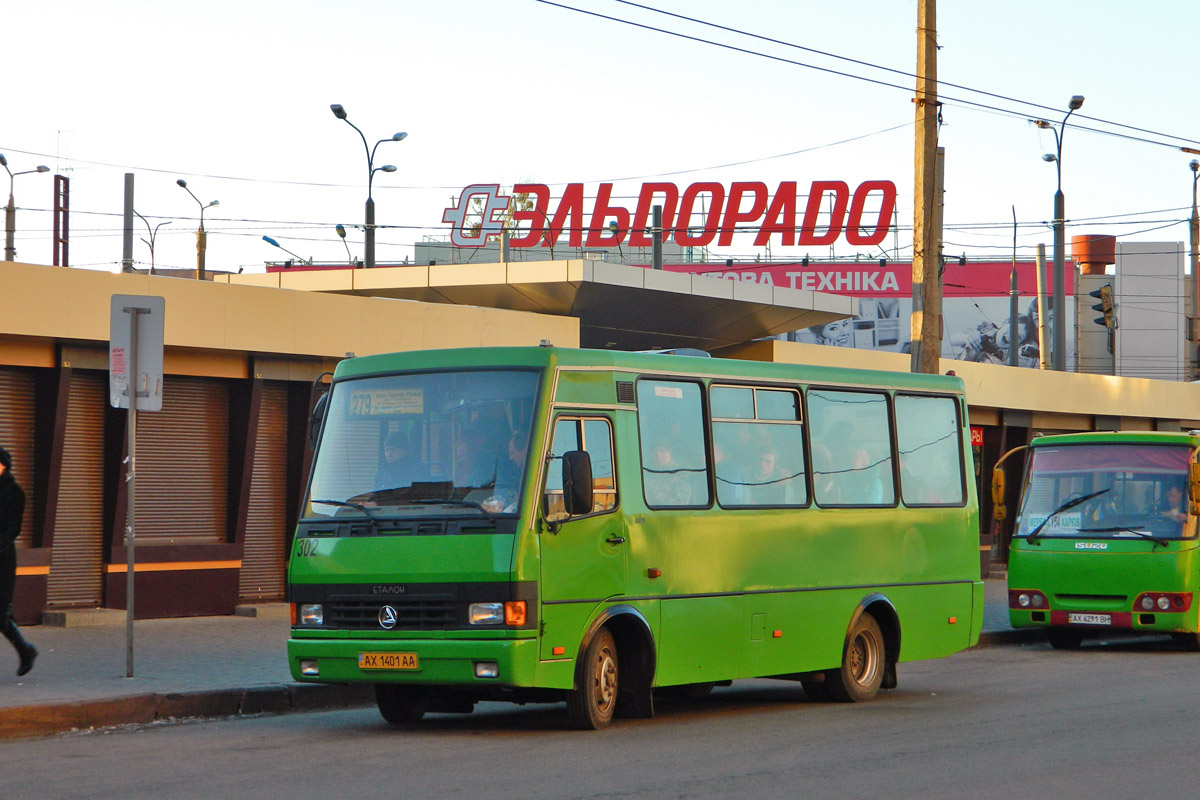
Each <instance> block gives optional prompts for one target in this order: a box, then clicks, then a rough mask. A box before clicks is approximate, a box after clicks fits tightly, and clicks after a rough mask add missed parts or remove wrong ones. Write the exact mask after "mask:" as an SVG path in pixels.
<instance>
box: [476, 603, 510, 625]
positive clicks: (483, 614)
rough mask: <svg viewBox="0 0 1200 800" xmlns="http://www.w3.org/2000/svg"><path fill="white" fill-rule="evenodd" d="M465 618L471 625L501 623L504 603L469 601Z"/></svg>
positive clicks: (502, 621)
mask: <svg viewBox="0 0 1200 800" xmlns="http://www.w3.org/2000/svg"><path fill="white" fill-rule="evenodd" d="M467 619H468V621H470V623H471V624H472V625H502V624H504V603H471V606H470V608H468V610H467Z"/></svg>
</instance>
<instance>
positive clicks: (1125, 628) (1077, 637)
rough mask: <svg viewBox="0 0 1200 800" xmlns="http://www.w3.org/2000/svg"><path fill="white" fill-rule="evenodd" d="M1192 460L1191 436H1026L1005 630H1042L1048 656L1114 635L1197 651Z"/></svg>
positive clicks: (1196, 446)
mask: <svg viewBox="0 0 1200 800" xmlns="http://www.w3.org/2000/svg"><path fill="white" fill-rule="evenodd" d="M1014 452H1015V451H1014ZM1198 452H1200V435H1198V433H1197V432H1196V431H1193V432H1191V433H1134V432H1114V433H1077V434H1063V435H1057V436H1042V437H1038V438H1035V439H1034V440H1033V442H1032V443H1031V444H1030V446H1029V461H1028V466H1027V468H1026V477H1025V482H1024V487H1023V492H1022V496H1021V500H1020V511H1019V515H1018V518H1017V519H1016V521H1015V524H1014V532H1013V540H1012V547H1011V548H1010V551H1009V561H1008V606H1009V619H1010V621H1011V623H1012V626H1013V627H1014V628H1030V627H1033V628H1043V629H1044V630H1045V631H1046V635H1047V637H1048V638H1049V640H1050V644H1051V645H1052V646H1053V647H1055V648H1058V649H1074V648H1077V647H1079V646H1080V644H1081V642H1082V641H1083V639H1084V638H1086V637H1090V636H1096V635H1099V634H1111V633H1112V632H1114V631H1118V632H1135V633H1157V634H1166V633H1170V634H1171V635H1172V636H1174V637H1175V638H1176V639H1177V640H1178V641H1180V642H1181V643H1182V644H1184V645H1185V646H1187V647H1189V648H1197V647H1198V646H1200V639H1197V632H1198V631H1200V627H1198V625H1197V612H1198V611H1200V608H1198V603H1197V594H1196V593H1197V591H1198V590H1200V550H1197V538H1196V514H1197V511H1198V510H1200V506H1198V505H1197V500H1200V465H1198V464H1197V461H1196V460H1197V453H1198ZM1001 483H1002V481H1001ZM996 486H997V481H996V479H995V478H993V487H994V491H997V492H998V496H999V499H1000V500H1001V501H1002V499H1003V487H1002V485H1001V486H999V488H998V490H997V489H996Z"/></svg>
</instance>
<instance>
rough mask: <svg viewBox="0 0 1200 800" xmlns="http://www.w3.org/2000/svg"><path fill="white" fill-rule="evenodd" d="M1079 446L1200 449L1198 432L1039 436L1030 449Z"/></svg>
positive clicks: (1111, 432) (1115, 432)
mask: <svg viewBox="0 0 1200 800" xmlns="http://www.w3.org/2000/svg"><path fill="white" fill-rule="evenodd" d="M1078 444H1164V445H1188V446H1190V447H1200V432H1197V431H1178V432H1171V431H1095V432H1090V433H1060V434H1052V435H1049V436H1038V437H1036V438H1035V439H1034V440H1033V441H1032V442H1031V443H1030V447H1048V446H1051V445H1054V446H1062V445H1078Z"/></svg>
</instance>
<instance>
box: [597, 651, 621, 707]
mask: <svg viewBox="0 0 1200 800" xmlns="http://www.w3.org/2000/svg"><path fill="white" fill-rule="evenodd" d="M592 680H593V681H594V690H593V694H592V696H593V697H594V698H595V702H596V708H597V710H598V711H599V712H600V714H601V715H602V716H607V715H608V714H609V713H611V712H612V708H613V705H614V704H615V703H616V702H617V662H616V659H615V658H613V653H612V651H611V650H610V649H609V648H607V647H605V648H602V649H601V650H600V652H599V653H597V654H596V664H595V671H594V673H593V675H592Z"/></svg>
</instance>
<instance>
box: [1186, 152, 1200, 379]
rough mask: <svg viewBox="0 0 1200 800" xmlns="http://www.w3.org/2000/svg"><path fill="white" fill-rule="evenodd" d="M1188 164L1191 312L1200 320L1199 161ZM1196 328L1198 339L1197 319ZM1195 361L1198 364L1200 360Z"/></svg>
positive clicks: (1198, 322)
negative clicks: (1190, 209)
mask: <svg viewBox="0 0 1200 800" xmlns="http://www.w3.org/2000/svg"><path fill="white" fill-rule="evenodd" d="M1188 166H1189V167H1191V168H1192V223H1191V225H1189V226H1188V227H1189V228H1190V229H1191V234H1192V236H1191V238H1192V252H1191V256H1192V285H1193V286H1195V287H1196V290H1195V297H1196V305H1195V307H1194V308H1193V314H1194V316H1195V317H1197V318H1198V320H1200V214H1197V213H1196V181H1197V180H1200V161H1197V160H1196V159H1194V158H1193V159H1192V160H1191V163H1189V164H1188ZM1196 329H1197V333H1196V337H1197V338H1198V339H1200V321H1197V323H1196ZM1197 363H1198V364H1200V360H1198V361H1197Z"/></svg>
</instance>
